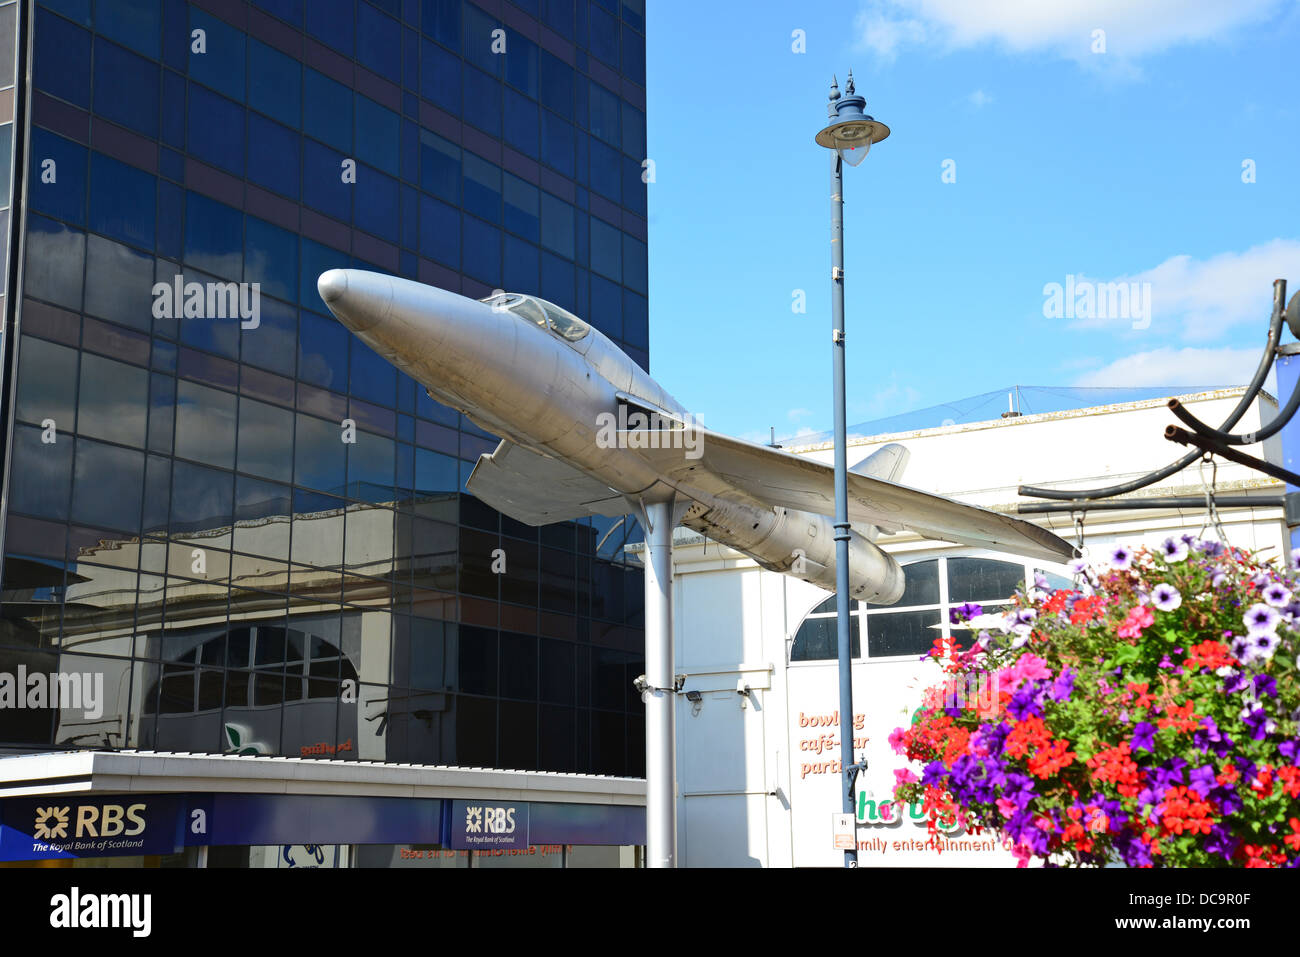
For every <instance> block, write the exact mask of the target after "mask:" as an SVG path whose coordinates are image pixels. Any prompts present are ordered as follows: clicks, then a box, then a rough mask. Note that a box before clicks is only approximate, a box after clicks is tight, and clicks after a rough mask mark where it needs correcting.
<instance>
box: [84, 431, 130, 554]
mask: <svg viewBox="0 0 1300 957" xmlns="http://www.w3.org/2000/svg"><path fill="white" fill-rule="evenodd" d="M143 490H144V453H143V452H135V451H132V450H130V449H122V448H118V447H116V446H112V445H105V444H103V443H102V442H93V441H91V440H90V439H83V438H79V439H77V445H76V465H75V478H74V482H73V489H72V514H71V518H72V520H73V521H74V522H83V523H85V524H87V525H93V526H96V527H99V528H120V529H123V530H125V531H127V532H134V531H135V530H136V529H138V528H139V525H140V500H141V498H140V497H141V494H142V492H143Z"/></svg>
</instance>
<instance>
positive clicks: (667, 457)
mask: <svg viewBox="0 0 1300 957" xmlns="http://www.w3.org/2000/svg"><path fill="white" fill-rule="evenodd" d="M317 287H318V289H319V291H320V295H321V298H322V299H324V300H325V303H326V305H327V306H328V307H329V308H330V311H331V312H333V313H334V315H335V316H337V317H338V319H339V321H340V322H342V323H343V324H344V325H345V326H347V327H348V328H349V329H351V330H352V331H353V332H354V333H356V335H357V336H358V337H359V338H360V339H361V340H362V341H363V342H365V343H366V344H367V345H368V346H370V348H372V349H374V350H375V351H376V352H378V353H379V354H380V355H381V356H383V357H384V358H386V359H387V360H388V361H389V362H391V363H392V364H393V365H395V366H396V367H397V368H399V369H401V370H402V371H403V372H405V373H407V374H408V375H410V376H411V377H412V378H414V379H415V380H416V381H418V382H420V383H422V384H423V385H424V386H425V387H426V388H427V389H428V391H429V395H430V396H431V397H432V398H434V399H436V400H437V401H439V402H441V403H443V404H444V405H448V406H451V407H452V408H454V409H457V410H459V411H461V412H463V413H464V414H465V415H466V416H467V417H468V418H469V419H470V420H471V421H473V422H474V423H475V424H477V425H479V426H480V427H482V428H483V429H486V430H487V431H489V432H491V433H492V434H493V435H497V436H500V437H501V444H500V445H499V446H497V448H496V451H494V452H492V453H491V454H490V455H483V456H481V457H480V458H479V461H478V463H477V465H476V466H475V467H474V471H473V474H472V475H471V476H470V479H469V483H468V488H469V491H470V492H471V493H473V494H474V495H475V496H476V497H478V498H479V499H481V500H482V501H484V502H486V503H487V504H488V505H491V506H492V507H493V508H495V509H497V510H498V511H500V512H503V513H505V514H506V515H509V516H510V517H512V518H514V519H516V520H518V521H521V522H524V523H526V524H528V525H546V524H549V523H551V522H561V521H567V520H572V519H576V518H581V517H582V516H587V515H606V516H622V515H626V514H627V513H628V512H629V511H631V512H633V513H638V514H641V515H644V514H645V509H644V505H645V503H647V502H651V501H662V500H663V498H664V496H665V495H670V494H671V495H673V496H674V499H675V501H676V502H677V503H678V505H677V512H676V513H675V514H674V518H675V520H676V521H677V523H679V524H683V525H686V526H687V527H689V528H692V529H694V530H696V531H698V532H701V533H702V534H704V535H707V536H708V537H709V538H712V539H713V540H714V541H717V542H721V543H722V544H724V545H729V546H731V547H732V548H735V549H736V550H738V551H740V552H743V553H745V554H746V555H748V556H750V557H751V558H753V559H754V560H755V561H756V562H758V563H759V564H760V565H762V566H763V567H764V568H769V569H771V570H773V571H777V572H782V573H784V574H788V575H793V576H795V577H797V578H801V579H803V580H804V581H808V582H811V583H813V584H815V585H819V586H821V587H822V588H825V589H827V590H830V591H834V590H835V541H834V538H833V535H834V529H833V527H832V520H831V518H829V517H828V516H830V515H833V514H834V497H833V493H834V470H833V469H832V467H831V466H829V465H825V464H823V463H821V462H816V461H814V460H812V459H809V458H804V457H801V456H797V455H791V454H790V453H788V452H783V451H781V450H779V449H775V448H771V447H768V446H763V445H755V444H753V443H750V442H745V441H741V440H740V439H734V438H730V437H728V436H725V435H720V434H718V433H716V432H711V431H709V430H707V429H705V428H704V427H703V426H701V425H699V424H697V423H695V421H694V419H693V418H692V416H690V415H689V414H688V413H687V412H686V410H685V409H684V408H683V407H682V406H681V404H680V403H678V402H677V401H676V400H674V399H673V397H672V396H670V395H669V394H668V393H667V392H665V391H664V389H663V387H662V386H660V385H659V383H657V382H656V381H655V380H654V379H652V378H651V377H650V376H649V374H648V373H646V372H644V371H643V370H642V369H641V367H640V366H638V365H637V364H636V363H635V362H633V361H632V360H631V358H629V357H628V356H627V355H626V354H625V353H624V352H623V350H621V349H620V348H619V347H618V346H617V345H615V344H614V343H613V342H611V341H610V340H609V339H608V338H606V337H605V336H604V335H602V334H601V332H600V331H599V330H597V329H594V328H593V327H591V326H590V325H588V324H587V323H585V322H583V321H582V320H581V319H579V318H578V317H577V316H574V315H572V314H571V313H569V312H567V311H566V310H564V309H561V308H560V307H559V306H556V305H554V304H552V303H549V302H546V301H545V300H542V299H539V298H537V297H536V296H529V295H520V294H517V293H500V294H497V295H494V296H490V297H488V298H487V299H483V300H478V301H476V300H474V299H469V298H467V297H465V296H461V295H458V294H456V293H452V292H447V291H446V290H443V289H438V288H436V287H433V286H426V285H422V284H420V283H416V282H411V281H409V280H405V279H398V278H396V277H393V276H385V275H381V274H379V273H373V272H367V271H364V270H356V269H331V270H329V271H328V272H325V273H323V274H322V275H321V276H320V278H319V280H318V283H317ZM906 462H907V450H906V449H904V448H903V447H902V446H899V445H886V446H884V447H882V448H880V449H879V450H877V451H876V452H875V453H874V454H873V455H871V456H869V457H868V458H866V459H864V460H863V461H862V462H860V463H858V464H857V465H856V466H854V467H853V468H852V469H850V474H849V476H848V493H849V520H850V521H851V522H852V524H853V529H852V531H851V538H850V541H849V570H850V576H851V577H850V591H851V593H852V596H853V597H854V598H857V599H861V600H863V601H870V602H876V603H879V604H890V603H892V602H896V601H897V600H898V599H899V598H900V597H901V596H902V593H903V585H904V578H903V570H902V568H901V567H900V566H899V565H898V563H897V562H896V561H895V560H894V559H893V558H891V557H890V556H889V555H888V554H886V553H885V552H884V551H882V550H881V549H880V548H879V547H878V546H877V545H876V544H875V541H876V539H877V536H878V535H879V534H880V533H881V532H883V533H886V534H893V533H896V532H899V531H901V530H903V529H908V530H910V531H913V532H915V533H916V534H918V535H921V536H922V537H924V538H930V539H939V540H942V541H948V542H958V543H961V544H966V545H975V546H983V547H987V548H993V549H997V550H1000V551H1004V552H1010V553H1013V554H1016V555H1024V556H1027V557H1031V558H1040V559H1046V560H1050V561H1062V560H1066V559H1068V558H1070V557H1071V555H1072V554H1073V548H1072V547H1071V546H1070V545H1068V544H1067V543H1066V542H1065V541H1063V540H1062V539H1060V538H1058V537H1057V536H1056V535H1054V534H1052V533H1051V532H1049V531H1047V530H1045V529H1042V528H1039V527H1038V526H1036V525H1032V524H1030V523H1029V522H1025V521H1021V520H1019V519H1015V518H1012V517H1010V516H1007V515H1001V514H998V513H996V512H991V511H988V510H987V509H982V508H977V507H975V506H972V505H965V504H962V503H959V502H954V501H951V500H949V499H946V498H942V497H940V496H937V495H931V494H929V493H927V492H921V491H917V490H916V489H911V488H907V487H906V486H903V485H898V484H896V482H895V480H896V479H897V478H898V477H899V475H900V474H901V473H902V470H903V468H904V467H905V465H906Z"/></svg>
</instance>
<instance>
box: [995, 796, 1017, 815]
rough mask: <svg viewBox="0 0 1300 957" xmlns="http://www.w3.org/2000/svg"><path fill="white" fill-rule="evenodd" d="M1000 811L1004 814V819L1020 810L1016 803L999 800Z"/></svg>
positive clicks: (1003, 799)
mask: <svg viewBox="0 0 1300 957" xmlns="http://www.w3.org/2000/svg"><path fill="white" fill-rule="evenodd" d="M998 810H999V811H1001V812H1002V816H1003V817H1010V816H1011V815H1013V814H1015V813H1016V811H1017V810H1018V808H1017V807H1016V802H1015V801H1008V800H1007V799H1006V798H998Z"/></svg>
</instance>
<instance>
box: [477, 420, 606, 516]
mask: <svg viewBox="0 0 1300 957" xmlns="http://www.w3.org/2000/svg"><path fill="white" fill-rule="evenodd" d="M466 487H467V488H468V489H469V491H470V493H471V494H473V495H474V496H475V497H476V498H478V499H479V500H481V501H483V502H486V503H487V504H488V505H491V506H492V507H493V508H495V509H496V510H497V511H498V512H503V513H505V514H506V515H509V516H510V517H511V518H513V519H515V520H516V521H519V522H523V523H524V524H525V525H549V524H550V523H551V522H567V521H571V520H573V519H575V518H583V517H585V516H588V515H608V516H610V517H618V516H621V515H626V514H627V513H628V503H627V499H625V498H624V497H623V496H622V495H619V494H618V493H617V492H615V491H614V490H613V489H611V488H609V487H608V486H606V485H602V484H601V483H600V482H598V481H596V480H595V479H593V478H592V477H591V476H589V475H587V474H586V473H584V472H580V471H578V470H577V469H575V468H573V467H572V466H570V465H566V464H565V463H563V462H561V461H560V460H559V459H553V458H549V457H547V456H545V455H538V454H537V453H536V452H530V451H529V450H528V449H525V448H522V447H521V446H518V445H515V444H514V443H512V442H506V441H504V440H503V441H502V442H501V444H500V445H498V446H497V447H496V451H494V452H492V453H491V454H485V455H480V456H479V459H478V462H477V463H475V465H474V471H473V472H472V473H470V477H469V481H468V482H467V483H466Z"/></svg>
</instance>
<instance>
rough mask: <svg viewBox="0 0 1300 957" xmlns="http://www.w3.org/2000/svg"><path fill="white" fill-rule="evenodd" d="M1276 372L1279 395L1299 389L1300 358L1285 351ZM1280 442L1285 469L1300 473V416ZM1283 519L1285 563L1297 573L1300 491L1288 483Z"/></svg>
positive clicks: (1291, 423) (1282, 433) (1287, 428)
mask: <svg viewBox="0 0 1300 957" xmlns="http://www.w3.org/2000/svg"><path fill="white" fill-rule="evenodd" d="M1284 348H1285V347H1284ZM1274 368H1276V369H1277V392H1278V395H1285V394H1286V393H1287V392H1288V391H1291V390H1294V389H1298V388H1300V355H1295V354H1294V353H1293V352H1292V351H1291V350H1290V348H1285V351H1283V354H1282V355H1280V356H1278V358H1277V362H1276V363H1275V365H1274ZM1278 438H1280V439H1281V440H1282V466H1283V467H1284V468H1285V469H1287V471H1289V472H1300V416H1297V417H1296V418H1293V419H1292V420H1291V421H1290V422H1288V423H1287V424H1286V425H1284V426H1283V427H1282V431H1281V432H1280V433H1279V434H1278ZM1284 517H1285V521H1286V531H1287V548H1286V551H1287V555H1286V561H1287V565H1288V566H1290V567H1291V568H1292V570H1294V569H1295V564H1294V563H1293V562H1292V561H1291V556H1290V551H1291V549H1293V548H1300V488H1297V487H1296V486H1295V485H1292V484H1291V483H1289V482H1288V483H1287V486H1286V504H1285V506H1284Z"/></svg>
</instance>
